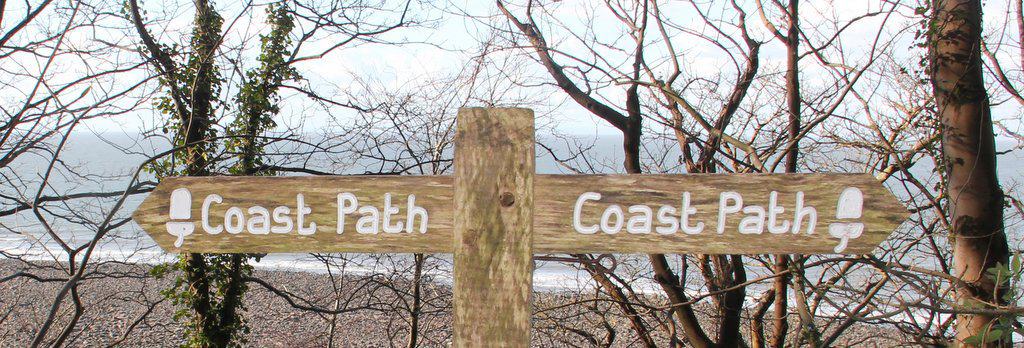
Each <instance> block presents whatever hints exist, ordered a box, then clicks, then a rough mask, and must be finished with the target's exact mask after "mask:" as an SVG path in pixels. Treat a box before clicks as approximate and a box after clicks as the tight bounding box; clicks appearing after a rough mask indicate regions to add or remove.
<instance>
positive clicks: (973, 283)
mask: <svg viewBox="0 0 1024 348" xmlns="http://www.w3.org/2000/svg"><path fill="white" fill-rule="evenodd" d="M933 11H934V12H933V16H934V17H933V19H932V21H933V22H932V25H931V28H932V29H931V32H930V33H929V34H930V35H929V42H930V49H931V52H930V54H929V60H930V63H931V71H930V73H931V78H932V86H933V88H934V90H935V103H936V105H937V107H938V113H939V118H940V120H941V123H942V150H943V156H944V159H943V161H944V162H945V163H944V166H945V171H946V194H947V199H948V205H947V209H948V211H947V215H948V217H949V219H950V222H951V226H952V230H951V231H950V235H951V238H952V241H953V264H954V273H955V275H956V276H957V277H958V278H960V279H962V280H963V282H962V283H960V284H957V287H956V294H957V302H958V303H959V304H960V305H962V306H964V307H971V308H977V307H978V305H979V303H987V304H999V303H1002V302H1003V301H1002V299H1001V298H1000V297H1001V294H1000V292H1001V291H1000V290H1003V289H1002V288H1003V286H1004V284H996V281H995V280H994V279H993V278H991V277H989V276H988V275H987V270H989V269H990V268H992V267H995V266H996V264H997V263H1003V264H1006V262H1007V258H1008V256H1009V250H1008V247H1007V243H1006V234H1005V232H1004V231H1003V207H1002V205H1003V193H1002V190H1001V189H1000V187H999V181H998V179H997V177H996V156H995V139H994V135H993V131H992V115H991V110H990V108H989V101H988V95H987V94H986V91H985V85H984V81H983V80H982V67H981V50H980V43H981V2H980V1H979V0H955V1H944V0H936V1H935V2H934V3H933ZM994 319H996V318H995V317H994V316H992V315H978V314H960V315H957V332H956V340H957V342H958V343H961V344H962V343H963V342H964V340H965V339H967V338H969V337H972V336H977V335H979V334H984V333H985V332H986V331H987V330H988V329H989V327H990V325H991V324H992V323H993V322H994ZM1007 344H1008V343H1007Z"/></svg>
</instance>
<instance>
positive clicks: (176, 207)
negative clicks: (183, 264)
mask: <svg viewBox="0 0 1024 348" xmlns="http://www.w3.org/2000/svg"><path fill="white" fill-rule="evenodd" d="M168 216H169V217H170V220H171V221H168V222H167V224H166V226H167V233H170V234H171V235H172V236H175V237H178V238H177V239H176V240H175V241H174V247H175V248H180V247H181V245H182V243H184V242H185V236H189V235H192V232H193V231H195V229H196V225H195V223H193V222H192V221H191V219H192V192H190V191H189V190H188V189H187V188H179V189H176V190H174V191H171V207H170V212H169V213H168ZM176 220H178V221H176ZM180 220H185V221H180Z"/></svg>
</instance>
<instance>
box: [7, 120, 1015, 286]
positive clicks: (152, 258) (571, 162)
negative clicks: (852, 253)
mask: <svg viewBox="0 0 1024 348" xmlns="http://www.w3.org/2000/svg"><path fill="white" fill-rule="evenodd" d="M337 137H338V136H337V135H331V136H323V135H321V136H314V135H309V136H303V137H302V138H303V140H304V141H305V142H304V143H291V142H277V143H273V144H271V145H269V146H268V149H269V151H268V152H269V153H272V154H278V155H274V156H271V157H270V159H269V162H270V163H274V164H278V165H282V166H288V167H302V168H309V169H315V170H318V171H322V172H326V173H332V174H338V175H344V174H364V173H375V172H380V171H388V170H390V169H389V168H390V167H388V166H386V165H382V164H381V161H379V160H378V159H376V157H380V155H381V154H382V153H387V152H388V151H394V152H392V154H394V153H397V152H398V150H397V148H390V149H388V148H386V149H385V150H384V152H381V153H377V154H376V155H374V154H373V153H367V154H368V156H357V155H354V153H360V152H363V151H364V150H365V149H363V148H360V146H361V145H360V144H358V143H354V142H344V141H340V142H339V143H341V144H340V145H338V144H334V145H330V146H328V147H326V150H329V152H331V153H324V152H322V150H325V147H323V146H319V147H315V146H313V145H311V144H331V143H332V141H334V139H338V138H337ZM50 145H55V144H50ZM997 145H998V146H997V148H998V150H1000V151H1001V152H1002V154H1001V155H1000V157H999V176H1000V181H1001V183H1002V185H1003V187H1004V188H1005V189H1006V190H1008V191H1011V192H1018V194H1019V195H1018V197H1020V196H1021V195H1024V194H1020V192H1024V191H1021V190H1024V188H1022V187H1020V186H1021V185H1022V184H1024V175H1022V174H1024V170H1022V169H1024V150H1021V149H1019V148H1017V146H1018V145H1019V144H1017V143H1015V142H1012V141H1009V140H1000V141H999V142H998V144H997ZM822 146H827V145H822ZM168 148H169V147H168V142H167V140H166V139H165V138H164V137H161V136H145V135H141V134H132V133H118V132H105V133H93V132H79V133H73V134H72V135H71V136H70V137H69V138H68V141H67V143H66V144H65V145H64V147H63V148H61V151H60V154H59V165H58V166H56V167H57V169H55V170H53V171H52V172H49V173H47V170H46V169H47V168H48V167H49V164H50V158H51V156H46V155H39V154H27V155H23V156H22V157H21V158H19V160H18V161H16V162H15V163H13V164H11V165H10V166H8V167H7V168H2V169H0V174H2V175H3V176H2V177H0V180H6V181H7V184H4V185H0V194H2V195H5V196H8V197H19V199H21V200H31V198H32V197H34V196H35V194H36V192H38V191H39V190H40V187H39V186H40V184H39V183H40V182H42V178H43V177H48V178H49V180H48V183H49V184H48V185H46V186H45V187H43V188H42V189H41V190H42V192H43V195H44V196H59V195H69V194H75V193H84V192H113V193H116V192H119V191H123V190H124V189H125V188H126V187H127V186H128V185H129V183H130V182H131V177H132V176H133V175H134V173H136V172H137V171H138V169H139V166H140V164H141V163H143V162H144V161H145V160H147V159H148V158H150V157H151V156H153V155H154V154H156V153H159V152H162V151H165V150H166V149H168ZM644 151H645V154H647V156H649V160H648V161H647V162H650V163H654V162H660V163H661V164H659V165H652V166H651V167H650V170H651V172H658V171H663V172H677V173H678V172H680V171H681V170H680V168H679V165H678V164H679V157H680V155H679V152H678V146H675V145H674V143H673V142H671V141H668V140H665V141H663V142H658V141H651V142H650V143H649V144H647V145H646V147H645V149H644ZM578 152H582V153H584V154H586V155H585V156H574V154H576V153H578ZM443 155H444V156H447V158H450V153H444V154H443ZM444 156H442V157H444ZM385 157H386V156H385ZM861 158H862V156H858V155H857V154H856V153H852V152H850V151H848V150H843V149H836V150H832V151H828V150H822V149H821V148H820V147H819V148H817V149H816V150H815V151H814V152H813V153H809V154H807V159H806V160H807V161H808V162H809V163H819V162H820V163H827V165H828V166H829V167H828V170H829V171H839V172H863V171H864V169H863V166H862V165H860V164H859V163H860V162H861V161H860V160H859V159H861ZM651 159H657V160H656V161H655V160H651ZM621 163H622V150H621V136H616V135H602V134H596V135H595V134H591V135H574V136H566V135H559V136H554V135H539V136H538V146H537V163H536V167H537V172H538V173H541V174H571V173H577V171H579V172H584V173H615V172H618V171H620V170H621V169H620V168H622V165H621ZM449 169H450V168H449ZM912 172H914V173H916V175H918V176H919V177H924V178H931V179H932V180H933V181H934V178H935V174H934V173H932V168H931V167H930V166H928V165H926V164H920V165H916V166H915V167H914V168H912ZM140 180H153V177H152V175H150V174H148V173H142V174H141V175H140ZM892 182H895V180H892ZM933 183H934V182H933ZM892 185H898V183H894V184H892ZM890 188H891V189H892V191H893V192H895V193H896V194H897V196H900V195H901V194H900V192H906V191H905V190H904V188H903V187H890ZM902 196H906V194H902ZM145 197H146V194H135V195H131V196H129V197H128V198H127V199H126V200H125V204H124V205H123V207H121V208H120V209H119V210H118V211H116V212H114V214H113V216H115V217H116V219H115V220H114V221H118V220H120V219H126V218H127V217H128V216H129V215H130V214H131V212H132V211H133V210H134V209H135V207H137V206H138V204H139V203H141V202H142V200H143V199H145ZM115 200H116V198H109V197H108V198H86V199H75V200H72V201H71V202H70V203H67V204H64V203H48V204H46V205H45V207H46V209H44V211H42V212H41V213H42V215H43V216H45V217H46V218H47V219H46V220H47V224H49V225H50V228H51V229H52V230H54V231H55V233H56V234H57V235H58V236H60V239H61V240H63V241H64V242H66V243H67V244H69V245H70V246H72V247H80V246H82V245H85V244H87V243H89V242H90V241H91V240H92V239H93V237H94V236H95V233H96V226H97V225H98V223H99V222H100V221H102V218H103V217H104V216H106V215H108V214H110V213H111V209H112V208H113V206H114V204H113V203H114V202H115ZM0 202H3V204H6V203H7V202H9V200H6V199H5V200H2V201H0ZM10 208H11V206H9V205H0V211H3V210H7V209H10ZM51 212H53V213H56V215H61V216H62V217H60V218H57V217H55V215H51ZM1008 213H1010V216H1011V217H1010V218H1008V220H1007V224H1008V231H1009V235H1010V239H1011V249H1013V250H1020V249H1021V245H1022V242H1021V239H1022V233H1021V231H1022V223H1021V219H1020V217H1019V216H1017V215H1016V214H1013V212H1012V211H1010V210H1008ZM45 231H46V230H45V228H44V227H43V225H41V224H40V222H39V220H38V219H37V218H36V216H35V214H33V212H32V211H22V212H20V213H17V214H14V215H10V216H5V217H0V252H2V253H0V258H4V257H7V258H11V257H16V258H22V259H27V260H34V261H59V262H67V254H66V253H65V252H64V251H63V249H62V247H61V245H60V244H59V243H58V241H57V240H55V239H54V238H52V237H51V236H50V235H49V234H48V233H46V232H45ZM175 257H176V256H175V255H174V254H169V253H166V252H164V251H163V250H162V249H160V248H159V247H158V246H157V245H156V244H155V243H154V242H153V240H152V239H150V237H148V236H147V235H146V234H145V233H143V232H142V230H141V229H140V228H139V226H138V225H136V224H135V223H134V222H128V223H125V224H124V225H123V226H121V227H119V228H117V229H116V230H114V231H112V232H111V233H109V234H108V235H107V236H105V237H104V238H102V239H101V241H100V242H99V243H98V244H97V248H96V250H95V252H94V253H93V256H92V258H93V260H94V261H96V260H107V261H120V262H131V263H145V264H160V263H166V262H172V261H173V260H174V259H175ZM614 257H615V259H616V260H617V264H618V265H620V267H622V268H620V270H621V271H620V272H622V273H623V275H624V277H626V278H630V279H634V280H633V282H632V283H631V286H632V287H633V288H634V290H635V291H637V292H650V293H659V292H660V290H659V287H658V286H657V285H656V284H655V283H654V282H653V281H652V280H651V279H650V278H649V277H644V276H643V274H644V272H646V270H645V267H647V266H646V265H647V264H646V262H645V260H646V258H645V256H642V255H614ZM383 258H386V259H387V260H390V261H388V262H381V260H382V259H383ZM403 258H404V259H403ZM408 258H411V257H409V256H408V255H406V256H382V255H358V254H349V255H334V256H331V257H325V255H315V254H269V255H265V256H263V257H261V258H260V259H259V260H258V261H253V265H254V266H255V267H256V268H259V269H266V270H285V271H299V272H312V273H326V272H328V271H332V272H333V271H337V269H338V267H337V266H338V262H344V264H345V272H347V273H349V274H370V273H374V272H382V271H388V269H387V268H388V267H395V268H400V267H404V266H401V265H403V264H407V262H404V261H403V260H405V261H407V259H408ZM396 259H397V260H399V261H402V262H397V263H396V262H394V260H396ZM325 260H332V261H329V262H332V265H331V267H328V265H327V264H326V263H325V262H328V261H325ZM339 260H343V261H339ZM431 260H432V261H431V264H432V265H433V267H429V268H427V269H428V271H427V272H428V273H429V276H430V277H431V278H432V279H435V280H437V281H441V282H450V281H451V278H450V271H451V259H450V256H449V255H433V256H432V257H431ZM671 260H672V262H673V263H674V266H675V267H677V269H678V267H679V266H680V262H682V261H681V260H682V258H680V257H673V258H671ZM747 267H748V279H753V278H755V277H757V276H761V275H764V274H768V270H767V269H766V268H765V267H763V265H760V264H754V263H750V264H748V266H747ZM689 273H690V274H689V276H688V279H687V282H691V281H693V282H702V280H701V276H700V275H699V274H697V273H699V272H689ZM533 277H534V279H533V280H534V282H533V284H534V288H535V289H536V290H538V291H558V290H564V289H583V288H589V287H593V286H595V284H593V280H592V279H591V277H590V276H589V275H588V274H587V273H586V272H585V271H582V270H581V269H580V267H578V265H576V264H572V263H563V262H553V261H538V262H537V265H536V268H535V271H534V276H533ZM767 286H770V285H768V284H767V283H765V284H760V285H754V286H752V288H751V289H749V290H748V296H751V297H756V296H757V295H758V294H759V293H760V292H761V291H763V290H766V289H767V288H766V287H767ZM748 302H750V301H748Z"/></svg>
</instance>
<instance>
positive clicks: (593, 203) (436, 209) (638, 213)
mask: <svg viewBox="0 0 1024 348" xmlns="http://www.w3.org/2000/svg"><path fill="white" fill-rule="evenodd" d="M534 185H535V189H534V192H535V193H534V196H535V197H534V205H535V208H534V246H533V248H534V250H535V251H536V252H540V253H606V252H607V253H702V254H776V253H808V254H809V253H845V254H862V253H869V252H871V250H872V249H874V248H875V247H876V246H877V245H878V244H879V243H881V242H882V241H883V240H884V239H885V238H886V237H887V236H888V235H889V234H890V233H891V232H892V231H893V230H894V229H895V228H896V227H898V225H899V224H900V223H901V222H902V221H903V220H904V219H905V218H906V216H907V213H906V210H905V208H903V206H902V205H901V204H900V203H899V202H898V201H897V200H896V199H895V197H893V196H892V194H891V193H889V192H888V191H887V190H886V189H884V188H883V187H882V185H881V184H880V183H878V182H877V181H876V180H874V179H873V178H872V177H871V176H869V175H864V174H708V175H537V176H536V179H535V183H534ZM452 196H453V189H452V178H451V177H447V176H309V177H188V178H185V177H179V178H167V179H165V180H163V181H162V182H161V183H160V185H159V186H158V187H157V188H156V190H154V191H153V192H152V193H151V194H150V196H149V197H148V198H147V199H146V200H145V202H143V204H142V206H140V207H139V209H138V210H137V211H136V212H135V214H134V218H135V221H136V222H138V223H139V224H140V225H141V226H142V227H143V229H145V231H146V232H147V233H148V234H149V235H150V236H151V237H153V239H154V240H156V242H157V243H158V244H159V245H160V246H161V247H162V248H164V249H165V250H167V251H172V252H185V251H188V252H205V253H220V252H409V253H411V252H421V253H449V252H451V251H452V229H453V221H452V219H453V215H454V213H453V209H454V205H453V202H452V199H453V198H452Z"/></svg>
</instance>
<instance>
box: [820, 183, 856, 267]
mask: <svg viewBox="0 0 1024 348" xmlns="http://www.w3.org/2000/svg"><path fill="white" fill-rule="evenodd" d="M863 213H864V193H863V192H861V191H860V189H858V188H856V187H847V188H846V189H844V190H843V192H842V193H840V194H839V203H837V205H836V219H839V220H857V219H860V218H861V215H863ZM862 233H864V224H863V223H860V222H855V221H849V222H846V221H844V222H834V223H831V224H829V225H828V234H830V235H832V237H833V238H838V239H839V244H838V245H836V248H835V249H834V250H835V252H836V253H841V252H843V250H846V246H847V244H849V242H850V240H851V239H855V238H857V237H860V235H861V234H862Z"/></svg>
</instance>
